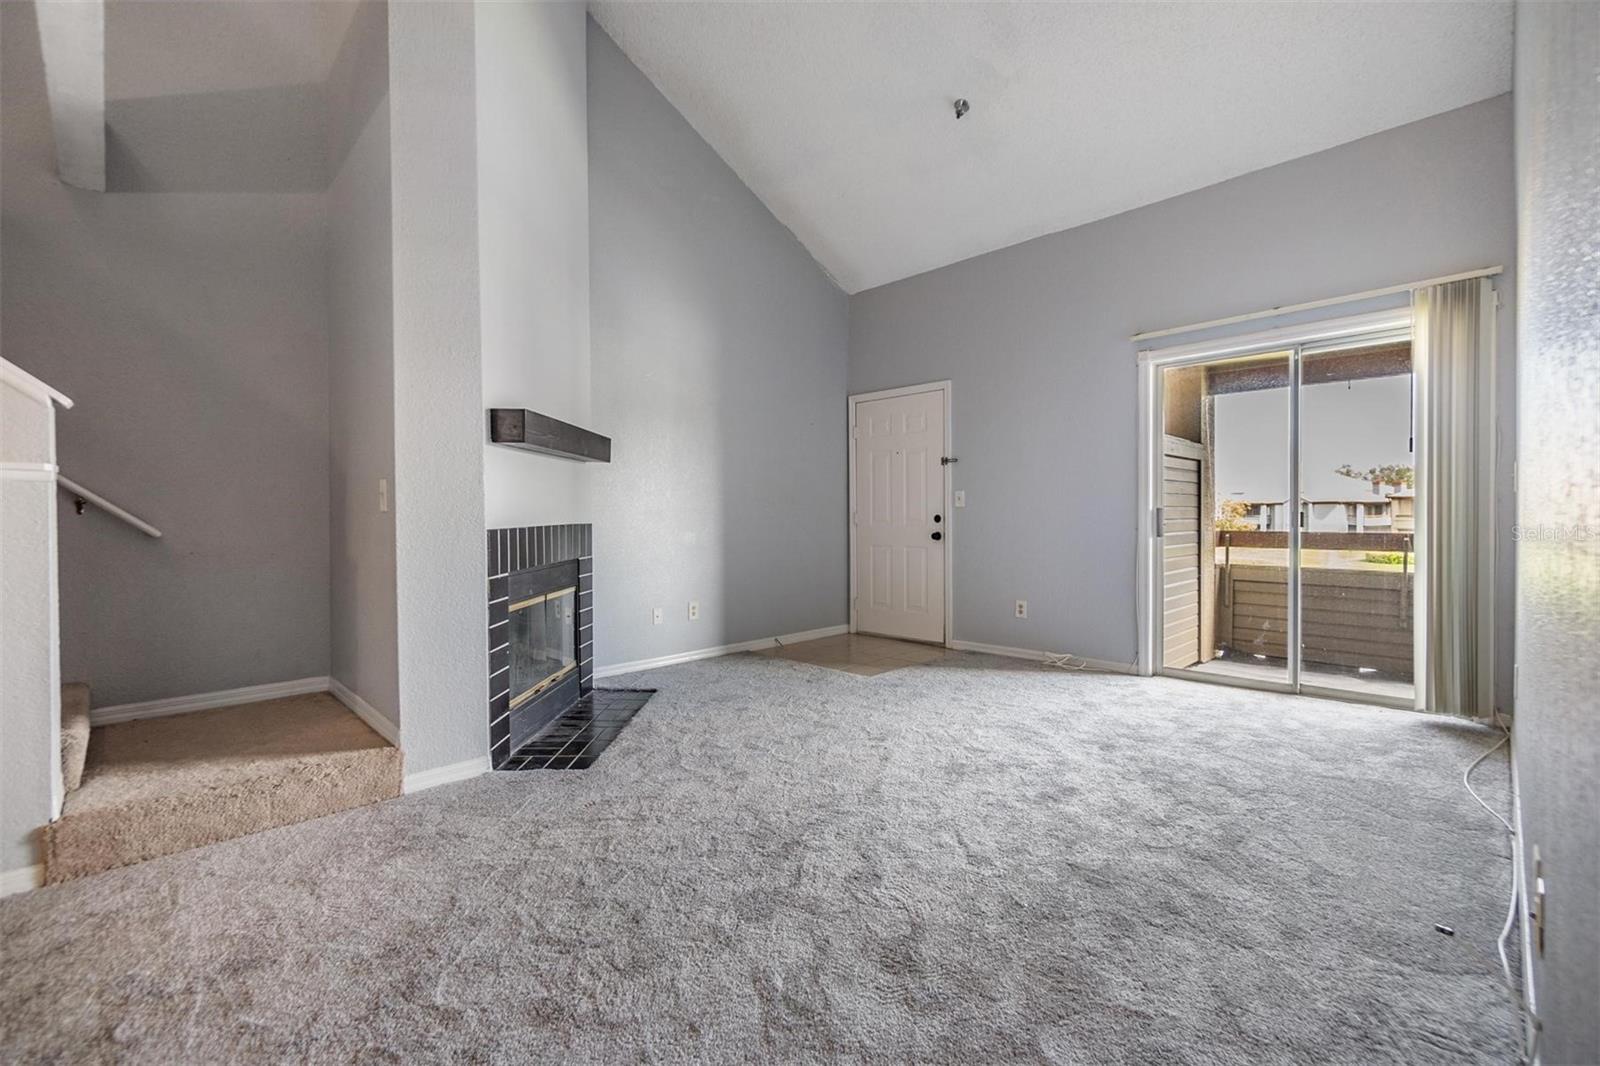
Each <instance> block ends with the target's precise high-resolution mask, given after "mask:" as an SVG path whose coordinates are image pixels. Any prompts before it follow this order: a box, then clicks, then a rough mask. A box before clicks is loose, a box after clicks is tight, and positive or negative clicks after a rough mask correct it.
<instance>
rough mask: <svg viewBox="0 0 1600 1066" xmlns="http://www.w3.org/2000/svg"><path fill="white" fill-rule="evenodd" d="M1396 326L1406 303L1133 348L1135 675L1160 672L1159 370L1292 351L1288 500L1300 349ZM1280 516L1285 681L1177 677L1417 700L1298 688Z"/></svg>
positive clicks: (1295, 559)
mask: <svg viewBox="0 0 1600 1066" xmlns="http://www.w3.org/2000/svg"><path fill="white" fill-rule="evenodd" d="M1401 328H1404V329H1407V330H1409V329H1410V328H1411V309H1410V307H1401V308H1396V309H1393V310H1388V311H1374V312H1370V313H1368V314H1361V315H1350V316H1347V317H1344V318H1337V319H1330V320H1325V321H1321V322H1308V323H1305V324H1303V325H1298V326H1284V327H1281V328H1278V329H1270V330H1263V331H1261V332H1258V333H1249V334H1244V335H1242V336H1234V337H1225V338H1221V339H1218V340H1212V341H1201V342H1198V343H1195V344H1181V345H1176V346H1173V347H1169V348H1152V349H1145V350H1142V351H1140V352H1139V495H1138V497H1137V501H1138V502H1137V506H1138V509H1139V510H1138V515H1137V523H1138V537H1139V542H1138V553H1137V558H1136V572H1137V577H1136V581H1137V586H1136V605H1137V606H1136V613H1137V615H1138V627H1139V645H1138V655H1139V659H1138V663H1137V672H1138V673H1139V674H1141V675H1143V676H1145V677H1150V676H1153V675H1154V674H1157V673H1165V672H1167V671H1164V670H1162V669H1160V665H1159V664H1160V655H1161V627H1160V625H1159V624H1158V623H1157V619H1159V618H1160V617H1161V582H1160V577H1161V560H1160V552H1161V541H1160V538H1159V537H1157V536H1156V535H1155V518H1156V509H1157V508H1158V507H1160V506H1161V500H1160V498H1159V494H1160V491H1161V458H1162V451H1163V447H1162V433H1163V431H1164V429H1165V426H1164V425H1163V424H1162V419H1161V418H1160V412H1161V409H1162V407H1161V405H1162V392H1161V371H1163V370H1166V369H1167V368H1169V367H1177V366H1189V365H1193V364H1196V363H1208V362H1212V361H1214V360H1217V359H1223V358H1227V357H1230V356H1239V355H1252V354H1256V353H1260V352H1273V351H1279V350H1284V349H1293V350H1294V352H1295V356H1294V358H1292V359H1291V363H1290V365H1291V368H1292V370H1291V373H1290V392H1291V396H1290V414H1289V417H1290V425H1289V438H1290V439H1289V440H1288V441H1286V442H1285V444H1286V447H1287V449H1288V452H1289V455H1288V459H1289V472H1290V479H1289V480H1290V484H1289V499H1290V500H1296V499H1298V497H1299V494H1300V491H1299V489H1300V486H1299V474H1300V470H1299V467H1300V462H1299V454H1298V450H1299V427H1298V425H1297V421H1298V419H1299V411H1298V406H1299V405H1298V401H1297V399H1296V397H1295V395H1294V394H1295V393H1297V392H1298V390H1299V380H1298V379H1299V353H1300V350H1301V349H1303V348H1311V347H1315V346H1318V345H1320V344H1321V343H1322V342H1334V341H1337V340H1339V339H1341V338H1346V337H1356V336H1362V335H1366V334H1372V333H1379V332H1382V331H1384V330H1387V329H1395V330H1398V329H1401ZM1417 447H1418V449H1419V452H1420V449H1421V447H1422V441H1421V440H1418V441H1417ZM1421 507H1422V505H1421V503H1420V502H1419V503H1418V504H1417V509H1418V510H1419V511H1420V510H1421ZM1288 519H1289V573H1290V580H1289V588H1288V589H1287V594H1288V600H1289V612H1288V613H1289V626H1288V630H1289V632H1288V633H1287V638H1288V643H1289V648H1290V649H1291V654H1290V656H1289V661H1290V664H1291V669H1290V673H1289V677H1288V678H1287V680H1285V681H1283V682H1277V681H1256V680H1253V679H1249V678H1234V677H1229V678H1221V677H1214V676H1209V675H1205V674H1201V673H1198V672H1185V671H1178V672H1177V674H1179V675H1181V676H1183V677H1184V678H1185V679H1188V680H1195V681H1207V682H1215V683H1219V684H1228V685H1233V686H1235V687H1241V688H1255V689H1265V690H1268V691H1273V692H1300V693H1302V694H1304V695H1313V696H1326V697H1331V698H1333V699H1344V700H1353V701H1356V702H1360V703H1380V704H1389V705H1392V706H1400V707H1405V708H1408V709H1409V708H1411V707H1413V706H1416V705H1418V704H1417V703H1413V701H1396V700H1391V699H1388V698H1385V697H1382V696H1378V695H1375V694H1367V693H1357V692H1347V691H1345V690H1343V689H1335V688H1324V687H1321V686H1313V685H1305V684H1302V683H1301V682H1300V679H1299V677H1298V676H1297V674H1298V671H1297V670H1294V669H1293V664H1294V663H1295V661H1296V660H1297V659H1298V654H1296V653H1294V652H1293V649H1295V648H1297V647H1298V644H1299V639H1300V634H1299V629H1300V619H1299V602H1298V601H1299V587H1298V586H1299V581H1298V575H1299V562H1300V522H1299V520H1298V519H1299V515H1298V508H1296V507H1293V506H1291V507H1290V509H1289V515H1288ZM1421 540H1422V538H1420V537H1419V538H1418V543H1417V556H1418V560H1419V563H1418V565H1419V568H1420V565H1421V563H1420V560H1421V558H1422V553H1423V551H1424V550H1425V548H1424V546H1423V544H1422V543H1421ZM1423 595H1425V590H1424V589H1423V588H1422V587H1421V586H1419V587H1418V589H1417V596H1418V599H1417V606H1416V608H1415V622H1414V625H1415V627H1416V629H1417V635H1416V637H1415V640H1416V646H1417V647H1419V648H1421V647H1425V645H1426V641H1425V634H1424V633H1423V632H1422V627H1423V626H1424V624H1425V621H1426V611H1425V610H1424V607H1423V603H1422V599H1421V597H1422V596H1423ZM1423 662H1424V660H1422V659H1420V658H1419V659H1418V660H1417V664H1418V665H1417V667H1416V673H1417V677H1418V678H1419V683H1418V684H1417V691H1418V694H1419V702H1420V694H1421V691H1422V686H1421V684H1420V679H1421V678H1422V677H1423V676H1425V675H1424V670H1423V666H1422V663H1423Z"/></svg>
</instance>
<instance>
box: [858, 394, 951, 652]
mask: <svg viewBox="0 0 1600 1066" xmlns="http://www.w3.org/2000/svg"><path fill="white" fill-rule="evenodd" d="M944 397H945V394H944V392H943V390H935V391H930V392H918V393H912V394H910V395H906V396H892V397H888V398H885V399H881V400H867V401H864V402H861V403H858V404H857V405H856V424H855V428H854V433H855V442H856V462H855V475H854V476H855V497H856V498H855V524H856V525H855V532H856V587H855V597H856V628H857V629H858V630H860V631H861V632H863V633H877V634H881V635H883V636H889V637H902V638H905V639H908V640H925V641H933V642H935V643H943V642H944V639H945V632H944V597H945V587H944V552H945V542H944V537H945V535H946V532H947V531H948V529H949V524H950V516H949V514H948V513H947V512H946V510H945V498H944V468H943V466H942V464H941V463H940V459H941V458H942V457H943V456H944V445H945V441H944V426H945V415H944V402H945V399H944Z"/></svg>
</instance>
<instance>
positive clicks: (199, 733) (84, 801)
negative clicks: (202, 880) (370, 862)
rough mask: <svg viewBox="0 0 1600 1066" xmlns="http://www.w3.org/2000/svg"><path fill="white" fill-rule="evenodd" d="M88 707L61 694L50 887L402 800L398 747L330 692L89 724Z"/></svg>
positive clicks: (77, 688)
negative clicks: (60, 784) (60, 793)
mask: <svg viewBox="0 0 1600 1066" xmlns="http://www.w3.org/2000/svg"><path fill="white" fill-rule="evenodd" d="M89 705H90V693H89V686H88V685H85V684H81V683H79V684H69V685H63V686H62V687H61V771H62V779H63V781H64V782H65V784H66V788H67V789H68V791H67V796H66V802H65V804H64V805H63V807H62V812H61V817H60V818H58V819H57V820H56V821H54V822H52V823H51V824H50V825H49V826H48V827H47V828H46V830H45V834H44V852H45V859H44V866H45V870H44V880H45V882H46V883H47V884H56V883H58V882H61V881H65V880H68V879H70V878H74V877H82V876H85V875H87V874H93V873H99V872H101V871H104V870H110V869H113V868H115V867H118V866H126V865H129V864H130V863H135V862H142V861H144V860H146V859H153V858H156V857H158V856H161V855H170V854H173V853H174V852H179V851H185V850H188V849H189V848H196V847H200V846H202V845H206V844H214V843H217V842H219V841H223V840H230V839H232V838H234V837H241V836H246V835H248V834H250V833H258V832H261V831H262V830H265V829H273V828H276V827H278V826H283V825H290V824H292V823H294V822H303V821H307V820H309V819H312V818H319V817H321V816H323V815H326V814H333V813H334V812H336V811H342V810H346V809H348V808H351V807H359V806H362V805H365V804H368V803H376V802H377V801H379V800H384V799H390V798H392V797H395V796H398V795H400V783H401V758H400V751H399V749H397V748H395V747H392V746H391V745H390V744H389V743H388V742H387V741H386V740H384V739H383V738H382V737H380V736H379V735H378V734H377V733H374V732H373V731H372V730H371V729H370V728H369V727H368V726H367V725H366V723H364V722H363V721H361V719H359V718H357V717H356V716H355V715H354V714H352V713H350V711H349V710H347V709H346V708H345V707H344V705H343V704H341V703H339V702H338V701H337V700H335V699H334V698H333V697H332V696H330V695H328V694H327V693H325V692H324V693H314V694H312V695H308V696H292V697H288V698H285V699H276V700H265V701H263V702H260V703H250V704H244V705H242V706H236V707H221V708H215V709H212V710H202V711H191V712H188V713H185V714H176V715H169V716H166V717H161V718H144V719H138V720H135V721H130V722H118V723H115V724H112V725H103V726H97V727H94V728H93V729H91V728H90V721H89Z"/></svg>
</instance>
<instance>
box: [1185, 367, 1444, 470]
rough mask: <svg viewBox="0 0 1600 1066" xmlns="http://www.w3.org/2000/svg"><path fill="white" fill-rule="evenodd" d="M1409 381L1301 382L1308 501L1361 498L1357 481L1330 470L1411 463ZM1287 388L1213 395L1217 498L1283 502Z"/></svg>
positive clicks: (1302, 463) (1302, 461)
mask: <svg viewBox="0 0 1600 1066" xmlns="http://www.w3.org/2000/svg"><path fill="white" fill-rule="evenodd" d="M1410 412H1411V379H1410V377H1409V376H1407V375H1400V376H1397V377H1386V378H1364V379H1362V380H1360V381H1349V382H1345V381H1336V382H1329V383H1327V384H1320V385H1306V386H1304V387H1302V388H1301V390H1300V470H1301V485H1300V490H1301V493H1302V495H1304V496H1305V497H1306V498H1308V499H1329V498H1340V497H1351V496H1363V495H1366V494H1368V493H1370V492H1371V491H1372V488H1371V485H1369V484H1368V483H1367V482H1366V481H1365V480H1355V479H1352V478H1347V477H1341V476H1340V475H1338V474H1336V473H1334V469H1335V468H1336V467H1339V466H1343V465H1344V464H1346V463H1348V464H1350V465H1351V466H1353V467H1355V468H1356V469H1357V470H1366V469H1367V468H1368V467H1373V466H1385V465H1388V464H1391V463H1392V464H1399V465H1405V466H1414V465H1415V461H1414V457H1413V456H1412V455H1411V453H1410V451H1409V450H1408V447H1407V446H1408V443H1409V438H1410V435H1411V414H1410ZM1288 435H1289V390H1288V389H1287V388H1281V389H1263V390H1261V391H1259V392H1234V393H1225V394H1223V395H1220V396H1217V397H1216V452H1215V454H1216V491H1217V499H1218V500H1219V501H1220V500H1226V499H1229V498H1232V499H1243V500H1286V499H1288V497H1289V468H1288V464H1289V441H1288Z"/></svg>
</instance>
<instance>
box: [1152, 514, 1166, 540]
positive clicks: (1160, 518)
mask: <svg viewBox="0 0 1600 1066" xmlns="http://www.w3.org/2000/svg"><path fill="white" fill-rule="evenodd" d="M1155 529H1156V536H1158V537H1161V536H1165V535H1166V532H1167V509H1166V508H1165V507H1157V508H1156V517H1155Z"/></svg>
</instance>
